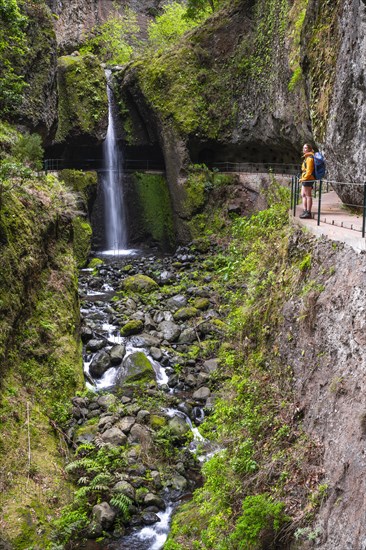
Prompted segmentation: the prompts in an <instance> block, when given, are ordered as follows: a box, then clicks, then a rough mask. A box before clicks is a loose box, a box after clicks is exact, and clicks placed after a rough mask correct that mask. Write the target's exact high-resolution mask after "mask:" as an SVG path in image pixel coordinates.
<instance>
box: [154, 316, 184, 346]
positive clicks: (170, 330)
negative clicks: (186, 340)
mask: <svg viewBox="0 0 366 550" xmlns="http://www.w3.org/2000/svg"><path fill="white" fill-rule="evenodd" d="M159 330H160V331H161V333H162V334H163V338H164V340H167V341H168V342H175V341H176V340H177V339H178V338H179V336H180V333H181V330H180V328H179V327H178V325H176V324H175V323H173V322H172V321H163V322H162V323H160V324H159Z"/></svg>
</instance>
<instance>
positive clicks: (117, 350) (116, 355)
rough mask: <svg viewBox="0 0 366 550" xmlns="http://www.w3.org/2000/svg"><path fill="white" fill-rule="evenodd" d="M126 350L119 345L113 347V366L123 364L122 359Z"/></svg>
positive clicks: (111, 355) (111, 354)
mask: <svg viewBox="0 0 366 550" xmlns="http://www.w3.org/2000/svg"><path fill="white" fill-rule="evenodd" d="M125 352H126V348H125V346H123V345H122V344H117V345H116V346H113V348H112V349H111V351H110V352H109V355H110V358H111V363H112V365H119V364H120V363H121V362H122V359H123V357H124V355H125Z"/></svg>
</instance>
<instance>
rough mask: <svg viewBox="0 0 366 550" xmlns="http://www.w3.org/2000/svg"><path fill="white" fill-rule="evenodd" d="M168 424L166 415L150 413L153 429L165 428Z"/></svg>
mask: <svg viewBox="0 0 366 550" xmlns="http://www.w3.org/2000/svg"><path fill="white" fill-rule="evenodd" d="M167 424H168V420H167V419H166V418H165V416H159V415H157V414H152V415H150V426H151V427H152V429H153V430H160V428H164V426H166V425H167Z"/></svg>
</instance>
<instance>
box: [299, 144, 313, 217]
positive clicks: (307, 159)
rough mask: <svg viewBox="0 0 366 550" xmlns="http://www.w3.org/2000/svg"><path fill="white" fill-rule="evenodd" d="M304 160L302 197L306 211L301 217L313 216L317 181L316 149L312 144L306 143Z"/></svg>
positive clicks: (301, 180)
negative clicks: (313, 195)
mask: <svg viewBox="0 0 366 550" xmlns="http://www.w3.org/2000/svg"><path fill="white" fill-rule="evenodd" d="M303 153H304V160H303V163H302V166H301V172H302V173H301V178H300V180H299V181H300V182H301V197H302V205H303V208H304V211H303V213H302V214H300V218H303V219H306V218H311V217H312V215H311V208H312V206H313V197H312V190H313V186H314V183H315V167H314V150H313V148H312V146H311V145H309V144H308V143H305V145H304V147H303Z"/></svg>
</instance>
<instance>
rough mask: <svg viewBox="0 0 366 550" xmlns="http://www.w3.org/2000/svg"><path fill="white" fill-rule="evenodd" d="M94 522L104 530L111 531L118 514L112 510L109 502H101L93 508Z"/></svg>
mask: <svg viewBox="0 0 366 550" xmlns="http://www.w3.org/2000/svg"><path fill="white" fill-rule="evenodd" d="M92 513H93V520H94V521H95V523H96V524H97V525H100V526H101V528H102V529H110V528H111V527H112V525H113V522H114V520H115V519H116V512H115V511H114V510H112V508H111V507H110V506H109V504H108V502H101V503H100V504H96V505H95V506H93V512H92Z"/></svg>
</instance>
